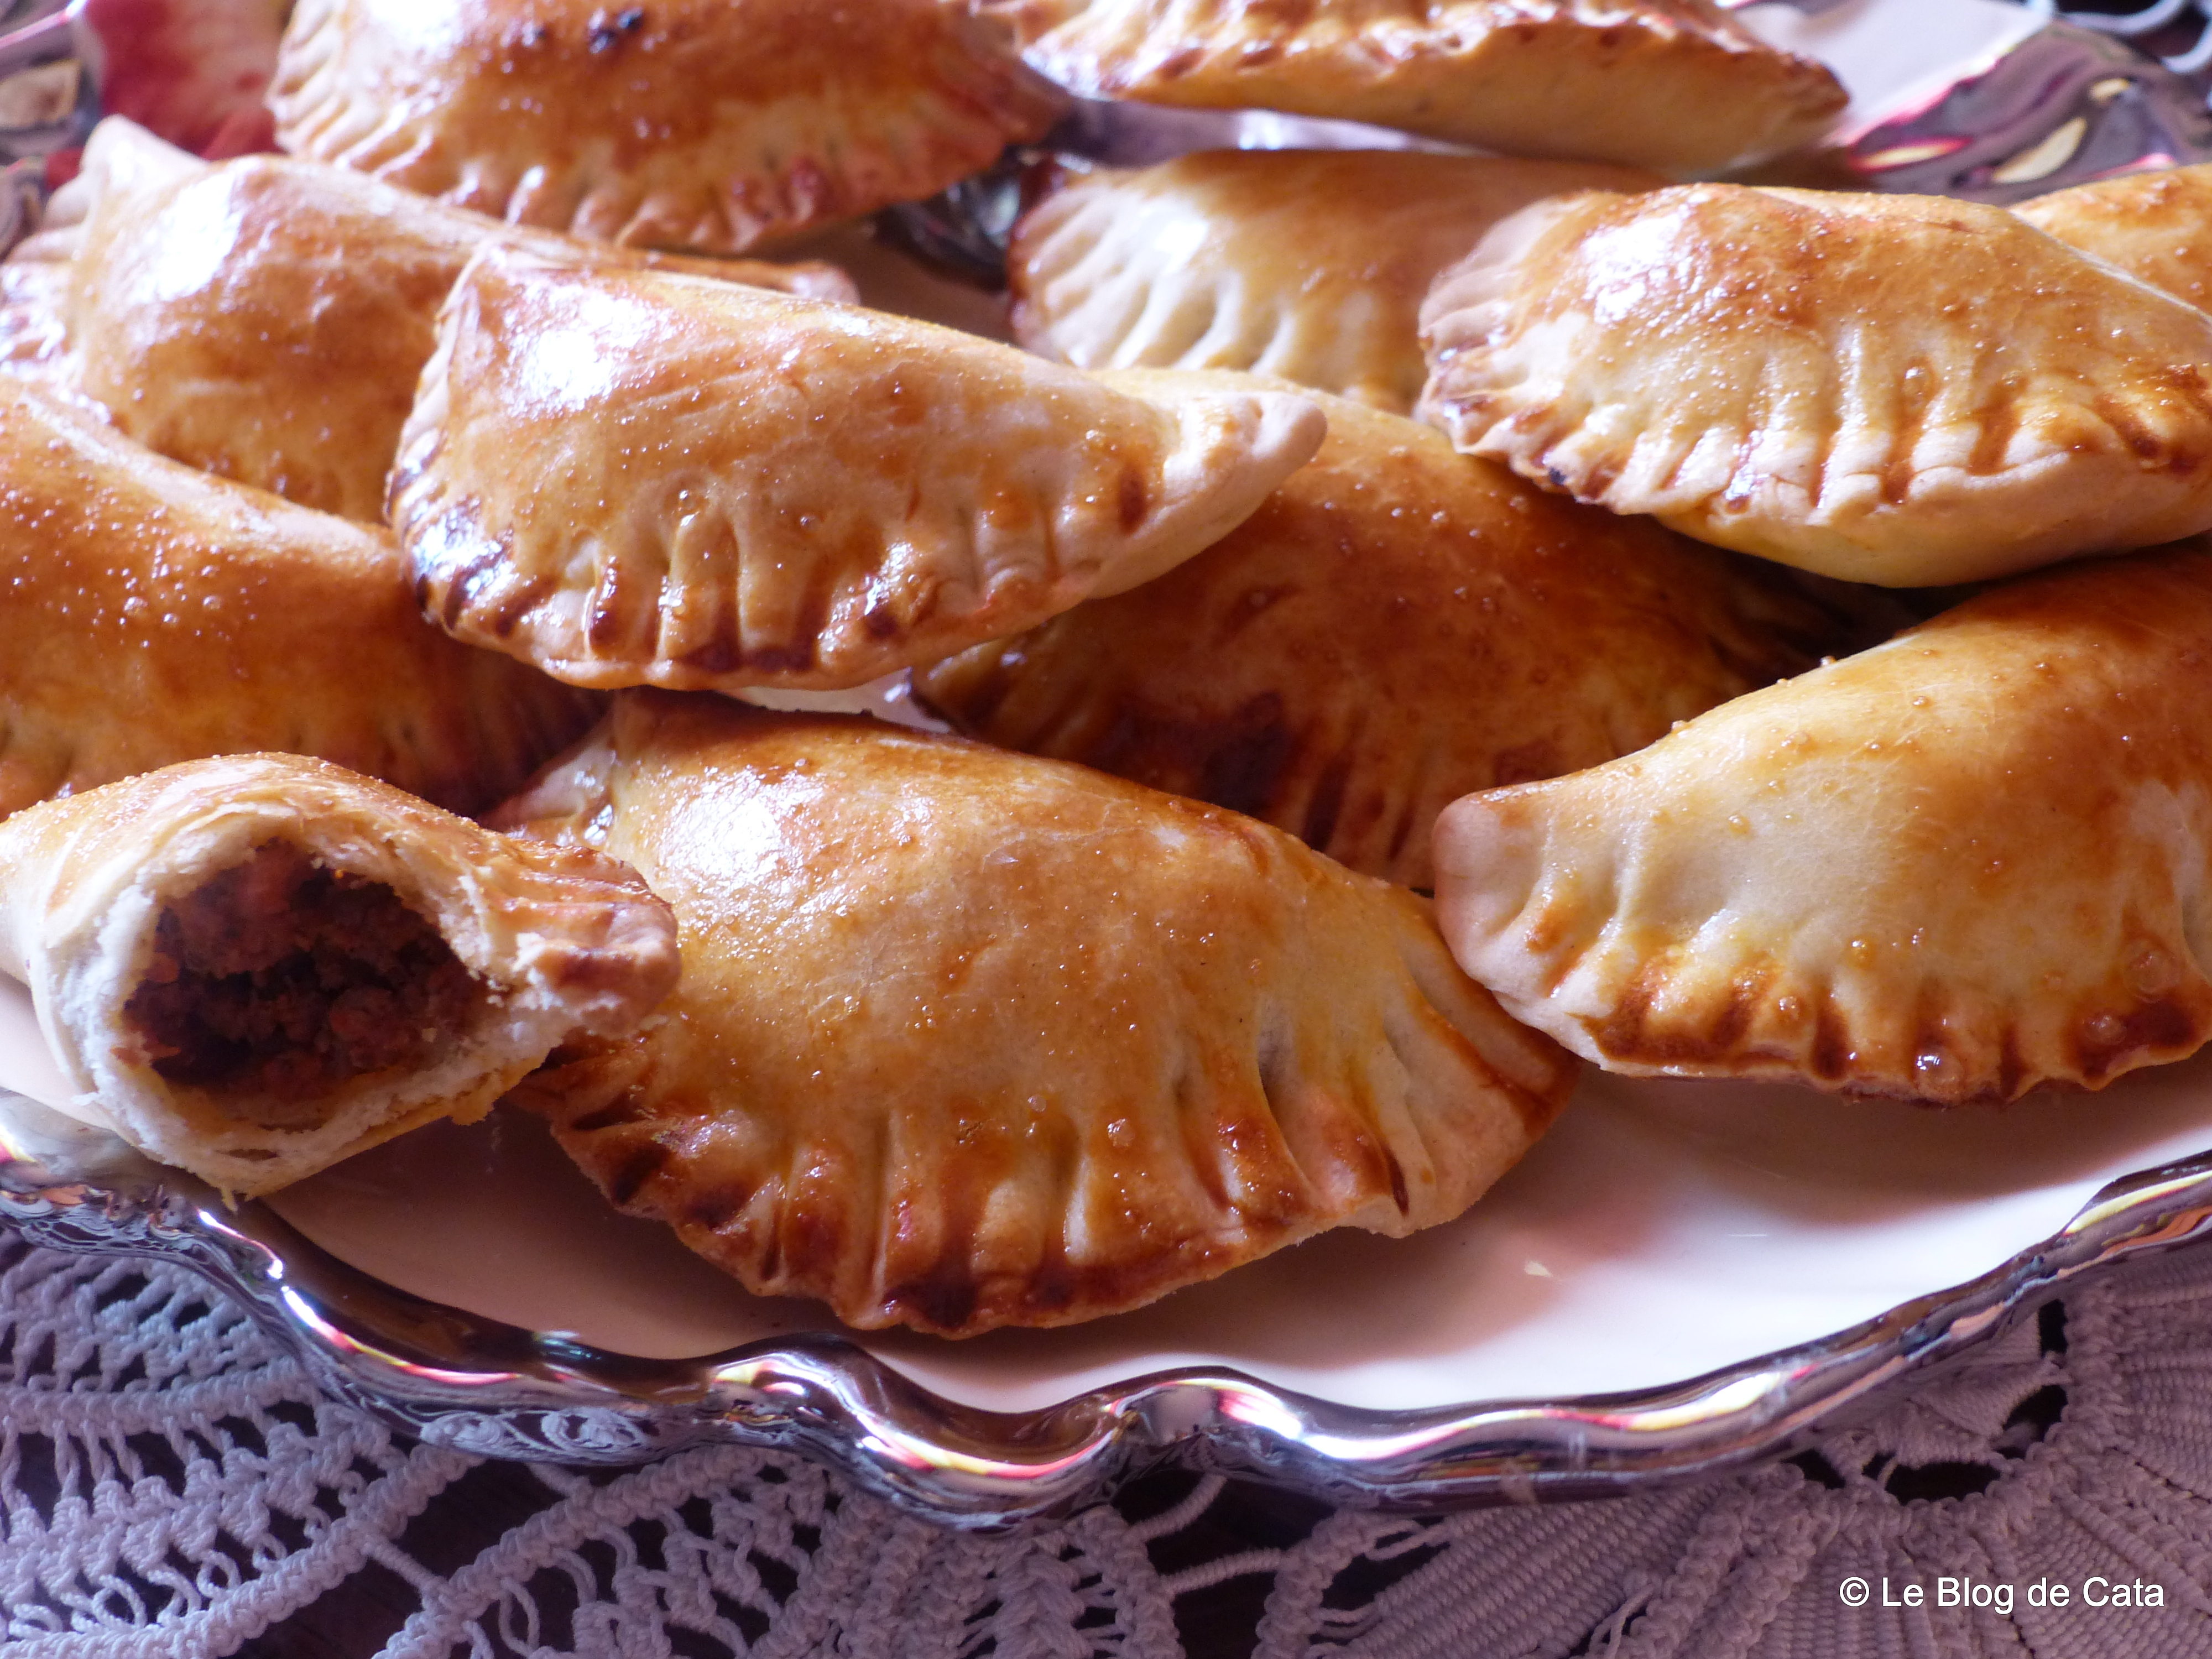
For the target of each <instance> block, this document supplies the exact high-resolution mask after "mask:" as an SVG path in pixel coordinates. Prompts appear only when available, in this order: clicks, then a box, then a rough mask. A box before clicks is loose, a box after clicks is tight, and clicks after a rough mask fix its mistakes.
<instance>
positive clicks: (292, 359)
mask: <svg viewBox="0 0 2212 1659" xmlns="http://www.w3.org/2000/svg"><path fill="white" fill-rule="evenodd" d="M156 145H158V141H157V140H155V139H154V138H152V137H150V136H149V135H147V134H145V133H143V132H141V131H137V129H135V128H131V127H130V126H129V124H128V123H123V122H115V121H110V122H106V123H104V124H102V125H101V127H100V130H99V131H97V132H95V133H94V136H93V142H92V143H91V145H90V146H89V147H88V151H87V156H86V170H85V172H84V173H82V174H81V175H80V176H79V178H78V179H77V180H76V183H75V184H73V185H71V186H70V188H71V189H72V190H74V191H82V192H83V194H84V195H85V197H86V198H87V199H86V200H85V201H84V202H82V204H64V213H65V214H67V215H68V217H67V218H66V219H65V222H64V225H63V226H62V227H60V228H56V229H53V230H50V231H48V232H47V233H46V234H44V235H42V236H40V237H38V238H34V239H33V240H32V241H31V242H30V243H28V244H27V245H25V246H23V247H21V248H19V249H18V250H17V251H16V252H15V253H13V254H11V255H10V256H9V260H8V262H7V264H5V265H4V266H0V282H8V281H9V279H11V278H15V273H16V272H17V271H18V270H24V271H25V272H26V273H27V275H26V276H24V277H23V278H19V279H16V280H15V281H14V282H13V283H12V285H11V287H10V288H9V290H8V297H9V301H11V302H12V303H11V304H10V305H9V307H8V313H9V314H8V315H7V316H6V317H5V318H4V319H0V331H4V332H5V333H6V335H7V336H8V337H9V338H10V340H11V342H13V349H12V355H13V356H15V357H17V358H18V359H21V357H22V356H25V355H27V353H28V352H29V351H30V350H31V349H32V342H33V340H34V339H39V338H45V339H46V340H48V341H50V344H49V345H48V348H47V349H50V350H54V351H65V352H67V353H69V355H70V362H69V363H68V364H67V365H65V366H64V367H63V368H61V369H60V370H59V371H58V372H59V373H60V375H61V377H62V378H63V379H64V380H66V381H67V382H68V383H69V384H70V386H72V387H73V388H74V389H76V390H77V391H80V392H82V393H84V394H85V395H87V396H88V397H90V398H94V399H95V400H96V401H98V402H99V403H100V404H102V405H104V406H105V407H106V409H107V410H108V411H109V413H110V416H112V419H113V420H114V422H115V423H116V424H117V425H118V427H120V428H122V429H123V430H124V431H125V432H127V433H129V434H130V435H131V436H132V437H134V438H136V439H137V440H138V441H139V442H141V443H143V444H145V445H146V446H147V447H149V448H151V449H154V450H156V451H158V452H159V453H161V454H164V455H167V456H169V457H170V458H171V459H175V460H179V461H183V462H185V464H186V465H191V466H197V467H200V468H202V469H204V471H210V472H214V473H216V474H219V475H220V476H222V477H228V478H235V479H237V480H239V481H240V483H250V484H253V485H256V486H258V488H261V489H268V490H273V491H274V492H275V493H276V494H277V495H283V496H284V497H286V498H287V499H288V500H290V501H298V502H299V503H300V504H301V505H302V506H304V507H319V508H320V509H322V510H323V511H325V512H329V513H340V514H342V515H343V516H344V517H347V518H350V519H358V520H362V521H363V522H366V523H371V524H374V523H380V522H382V520H383V518H384V485H385V477H386V474H387V473H388V472H389V471H391V468H392V455H393V453H395V452H396V451H397V450H398V446H399V431H400V428H401V426H402V424H403V423H404V422H405V420H406V418H407V411H408V410H409V409H410V407H411V406H412V404H413V403H414V398H415V383H416V380H417V379H418V378H419V376H420V375H421V374H422V365H423V364H424V363H425V362H428V360H429V356H430V352H431V349H432V347H433V346H434V345H435V343H436V320H437V313H438V307H439V306H440V304H441V303H442V302H443V301H444V299H445V297H446V295H447V292H448V290H450V289H452V287H453V279H454V278H455V277H457V276H459V274H460V270H461V267H462V265H463V264H465V263H466V262H467V260H468V257H469V255H470V253H471V252H473V251H474V250H475V249H476V247H477V246H478V245H479V244H481V243H483V242H486V241H496V242H500V243H502V244H505V245H507V246H526V247H529V248H530V249H532V252H535V253H537V254H538V255H539V256H540V257H544V258H578V259H611V260H618V261H622V262H624V263H629V264H635V263H637V262H641V261H643V262H649V263H651V264H655V265H658V266H662V267H665V268H671V269H680V270H686V271H689V272H690V273H692V274H694V275H711V276H720V277H725V278H726V279H728V280H731V281H734V282H742V283H748V284H750V285H752V286H756V287H763V288H773V289H782V290H785V291H788V292H795V293H804V294H811V295H815V296H816V297H818V298H823V299H846V300H849V299H852V298H854V292H853V289H852V286H851V284H850V283H848V282H847V281H846V280H845V279H844V277H843V276H842V273H840V272H838V271H837V270H835V269H834V268H833V267H830V266H827V265H821V264H808V265H791V266H785V265H775V264H767V263H765V262H763V261H760V260H752V259H744V260H736V259H732V260H714V261H708V260H703V259H679V258H675V257H673V256H670V255H663V254H650V253H642V252H626V251H623V250H617V249H611V248H602V247H596V246H592V245H590V244H586V243H580V242H576V241H574V240H571V239H568V238H566V237H560V236H556V235H554V234H551V233H550V232H544V231H524V230H518V229H515V228H513V227H510V226H507V225H503V224H501V223H500V222H498V221H496V220H493V219H487V218H485V217H484V216H483V215H481V214H476V213H471V212H468V211H466V210H463V209H460V208H453V207H447V206H446V205H444V204H441V203H437V202H433V201H430V200H428V199H427V198H425V197H421V196H417V195H415V194H413V193H412V192H410V191H404V190H399V189H396V188H394V187H392V186H391V185H383V184H380V183H378V182H376V181H375V180H374V179H367V178H364V177H362V175H361V174H359V173H349V172H347V171H345V170H343V169H342V168H337V167H319V166H317V165H315V164H313V163H312V162H305V161H289V160H286V159H283V158H280V157H275V156H265V155H256V156H250V157H246V158H244V159H242V160H239V161H230V162H226V163H223V164H222V165H219V166H213V167H206V166H201V165H198V164H197V163H192V164H189V165H186V166H185V167H181V168H177V167H149V165H147V162H146V159H145V157H144V156H143V155H142V154H140V152H143V150H144V149H146V148H147V147H149V146H156ZM126 152H128V153H126ZM71 210H74V211H71ZM57 264H58V265H59V266H60V267H61V270H60V272H59V274H58V283H57V282H56V281H55V279H54V278H52V277H46V276H45V273H46V272H48V271H49V270H52V267H54V266H56V265H57ZM32 273H35V274H32ZM42 277H43V278H44V280H46V281H47V282H48V283H53V284H54V285H55V286H57V287H58V292H57V293H55V294H53V295H52V297H51V298H44V297H42V296H41V295H40V294H39V293H37V292H36V291H35V285H36V284H37V283H39V282H40V280H41V279H42ZM42 311H43V312H45V313H48V316H49V317H50V318H51V325H50V326H46V327H45V328H43V329H42V328H41V327H40V322H41V319H40V313H41V312H42Z"/></svg>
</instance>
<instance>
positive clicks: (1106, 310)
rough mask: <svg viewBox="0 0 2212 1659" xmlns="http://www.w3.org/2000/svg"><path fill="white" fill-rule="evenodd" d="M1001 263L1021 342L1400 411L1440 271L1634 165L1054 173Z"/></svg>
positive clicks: (1648, 183)
mask: <svg viewBox="0 0 2212 1659" xmlns="http://www.w3.org/2000/svg"><path fill="white" fill-rule="evenodd" d="M1050 177H1051V182H1050V187H1049V190H1048V193H1046V194H1045V195H1043V196H1042V198H1041V199H1040V200H1038V201H1037V202H1036V204H1035V205H1034V206H1032V207H1031V208H1030V210H1029V211H1028V212H1027V213H1026V214H1024V216H1023V217H1022V219H1021V220H1020V222H1018V223H1017V224H1016V225H1015V227H1014V234H1013V240H1012V246H1011V248H1010V249H1009V250H1008V252H1007V257H1006V274H1007V280H1008V283H1009V285H1010V287H1011V289H1012V298H1013V325H1014V332H1015V335H1016V337H1018V339H1019V340H1020V341H1021V343H1023V344H1024V345H1025V346H1027V347H1028V348H1029V349H1030V350H1031V351H1036V352H1041V353H1042V354H1043V355H1044V356H1048V357H1056V358H1058V359H1059V360H1060V362H1069V363H1074V364H1076V365H1078V366H1079V367H1080V368H1240V369H1250V370H1252V371H1254V372H1255V373H1257V374H1275V375H1279V376H1281V377H1282V378H1283V379H1285V380H1296V381H1297V382H1298V383H1299V384H1300V385H1301V386H1317V387H1319V388H1320V389H1321V390H1322V391H1323V392H1336V393H1337V394H1339V395H1340V396H1341V397H1346V398H1354V399H1356V400H1357V401H1358V402H1360V403H1364V404H1373V405H1374V406H1375V407H1376V408H1377V409H1387V410H1391V411H1392V412H1394V413H1395V414H1400V415H1403V414H1407V413H1408V412H1409V411H1410V410H1412V409H1413V400H1414V399H1415V398H1418V397H1419V395H1420V391H1421V382H1422V380H1423V379H1424V378H1425V376H1426V375H1427V374H1428V365H1427V362H1425V360H1424V359H1423V357H1422V356H1421V343H1420V337H1419V334H1420V306H1421V300H1422V297H1423V296H1424V295H1426V294H1427V293H1428V291H1429V285H1430V284H1431V283H1432V282H1434V281H1435V280H1436V276H1437V272H1439V271H1441V270H1443V269H1444V268H1445V267H1446V266H1447V265H1449V264H1453V263H1455V261H1457V260H1458V259H1460V258H1463V257H1465V255H1466V253H1467V251H1468V249H1469V248H1470V247H1472V246H1474V244H1475V243H1476V242H1477V241H1478V240H1480V239H1481V236H1482V234H1483V233H1484V232H1485V231H1486V230H1488V229H1489V228H1490V227H1491V226H1492V225H1493V224H1495V223H1496V222H1498V220H1499V219H1502V218H1504V216H1506V215H1507V214H1509V213H1511V212H1513V211H1514V210H1516V209H1518V208H1522V207H1526V206H1527V205H1528V204H1529V203H1531V202H1534V201H1538V200H1540V199H1541V198H1542V197H1547V196H1558V195H1562V194H1566V193H1570V192H1572V191H1582V190H1615V191H1638V190H1646V189H1651V188H1656V186H1657V185H1660V184H1661V183H1662V182H1663V181H1662V179H1659V178H1657V177H1656V176H1655V175H1653V174H1650V173H1638V172H1635V171H1634V170H1632V169H1631V168H1627V167H1589V166H1584V165H1581V164H1578V163H1575V162H1570V161H1500V160H1491V159H1487V158H1484V157H1478V156H1472V155H1431V154H1426V153H1424V152H1420V151H1415V150H1394V149H1345V150H1283V149H1276V150H1234V149H1231V150H1200V151H1198V152H1196V153H1194V154H1193V155H1184V156H1179V157H1178V158H1176V160H1174V161H1164V162H1162V163H1161V164H1160V165H1158V167H1138V168H1131V169H1121V168H1109V167H1100V168H1097V169H1094V170H1092V171H1089V172H1081V173H1077V172H1069V171H1066V170H1065V169H1055V170H1054V173H1053V174H1052V175H1051V176H1050Z"/></svg>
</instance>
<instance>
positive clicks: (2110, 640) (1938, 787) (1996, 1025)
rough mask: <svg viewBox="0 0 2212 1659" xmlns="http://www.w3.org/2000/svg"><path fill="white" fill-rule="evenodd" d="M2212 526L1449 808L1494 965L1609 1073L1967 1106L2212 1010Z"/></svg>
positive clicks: (2171, 1034)
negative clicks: (1743, 1080)
mask: <svg viewBox="0 0 2212 1659" xmlns="http://www.w3.org/2000/svg"><path fill="white" fill-rule="evenodd" d="M2208 667H2212V552H2208V551H2207V550H2205V549H2204V548H2203V547H2202V546H2201V545H2197V544H2190V545H2187V546H2185V547H2183V548H2179V549H2176V550H2160V551H2159V552H2155V553H2146V554H2140V555H2136V556H2130V557H2127V558H2124V559H2116V560H2112V561H2110V562H2100V563H2097V564H2093V565H2082V566H2075V567H2074V568H2069V569H2067V570H2064V571H2058V572H2051V573H2047V574H2043V575H2039V576H2036V577H2033V578H2030V579H2027V580H2022V581H2019V582H2015V583H2011V584H2008V585H2007V586H2002V587H1997V588H1993V589H1991V590H1990V591H1989V592H1984V593H1983V594H1981V595H1979V596H1978V597H1976V598H1975V599H1971V600H1969V601H1968V602H1966V604H1964V605H1960V606H1958V607H1957V608H1956V609H1954V610H1952V611H1947V612H1945V613H1944V614H1943V615H1942V616H1940V617H1936V618H1935V619H1934V620H1933V621H1931V622H1929V623H1925V624H1923V625H1922V626H1921V627H1919V628H1917V629H1912V630H1911V631H1910V632H1907V633H1905V634H1903V635H1899V637H1898V638H1896V639H1895V640H1893V641H1890V642H1889V643H1888V644H1887V645H1883V646H1879V647H1875V649H1873V650H1871V651H1868V652H1865V653H1863V654H1861V655H1859V656H1856V657H1851V658H1848V659H1845V660H1844V661H1841V662H1838V663H1837V664H1835V665H1833V666H1831V667H1826V668H1821V669H1818V670H1815V671H1813V672H1812V673H1808V674H1804V675H1801V676H1800V677H1798V678H1796V679H1794V680H1790V681H1786V682H1784V684H1780V685H1778V686H1774V687H1771V688H1770V689H1769V690H1764V691H1758V692H1753V694H1752V695H1751V696H1747V697H1741V698H1739V699H1737V700H1736V701H1735V702H1732V703H1729V704H1727V705H1725V706H1723V708H1717V709H1716V710H1714V711H1713V712H1712V713H1711V714H1705V715H1702V716H1700V717H1699V719H1697V720H1692V721H1691V722H1690V723H1689V724H1688V725H1687V726H1684V727H1683V728H1682V729H1681V730H1680V731H1679V732H1675V733H1674V735H1673V736H1671V737H1668V738H1662V739H1661V740H1660V741H1659V742H1658V743H1656V744H1654V745H1652V747H1650V749H1647V750H1644V751H1643V752H1641V753H1640V754H1636V755H1632V756H1630V757H1627V758H1626V759H1625V760H1619V761H1615V762H1613V763H1612V764H1610V765H1608V766H1601V767H1598V768H1596V769H1593V770H1591V771H1588V772H1581V773H1577V774H1576V775H1574V776H1572V777H1566V778H1560V779H1557V780H1555V781H1552V782H1548V783H1537V784H1529V785H1527V786H1524V787H1520V788H1516V789H1501V790H1496V791H1492V793H1487V794H1480V795H1473V796H1470V797H1468V799H1465V800H1462V801H1460V802H1458V803H1457V804H1455V805H1453V806H1452V807H1451V808H1450V809H1449V810H1448V811H1446V812H1445V813H1444V815H1443V819H1442V820H1441V821H1440V822H1439V823H1438V824H1437V910H1438V914H1439V915H1440V917H1441V919H1442V921H1443V929H1444V933H1445V936H1446V937H1447V938H1448V939H1450V941H1451V943H1452V948H1453V950H1454V951H1455V953H1456V954H1457V955H1458V957H1459V960H1460V962H1461V963H1462V966H1464V967H1465V968H1466V969H1468V972H1470V973H1472V974H1473V975H1474V976H1475V977H1476V978H1477V979H1479V980H1480V981H1482V982H1483V983H1484V984H1486V985H1487V986H1489V987H1491V988H1492V990H1493V991H1495V992H1496V993H1497V994H1498V998H1499V1000H1501V1001H1502V1002H1504V1005H1505V1006H1506V1007H1507V1008H1509V1009H1510V1010H1511V1011H1512V1012H1514V1013H1516V1014H1517V1015H1518V1016H1519V1017H1520V1018H1522V1019H1525V1020H1527V1021H1528V1022H1529V1023H1530V1024H1533V1025H1534V1026H1536V1027H1537V1028H1538V1029H1539V1030H1544V1031H1547V1032H1549V1033H1550V1034H1551V1035H1552V1036H1556V1037H1558V1038H1559V1040H1560V1041H1561V1042H1565V1043H1566V1044H1567V1045H1568V1046H1569V1047H1570V1048H1574V1049H1575V1050H1577V1052H1578V1053H1580V1054H1585V1055H1588V1056H1589V1057H1590V1058H1592V1059H1594V1060H1597V1061H1598V1062H1599V1063H1601V1065H1603V1066H1605V1067H1606V1068H1607V1070H1610V1071H1618V1072H1626V1073H1636V1074H1644V1075H1650V1074H1664V1075H1668V1076H1697V1077H1762V1078H1783V1079H1802V1080H1804V1081H1806V1082H1808V1083H1813V1084H1817V1085H1820V1086H1821V1087H1823V1088H1827V1089H1838V1090H1847V1091H1854V1092H1861V1093H1868V1094H1879V1095H1893V1096H1899V1097H1905V1098H1909V1099H1917V1100H1927V1101H1937V1102H1959V1101H1977V1100H1999V1101H2002V1100H2011V1099H2013V1098H2015V1097H2018V1096H2019V1095H2021V1094H2022V1093H2023V1092H2025V1091H2027V1090H2029V1089H2032V1088H2033V1087H2035V1086H2036V1085H2039V1084H2043V1083H2063V1084H2069V1085H2079V1086H2081V1087H2084V1088H2092V1089H2093V1088H2099V1087H2101V1086H2102V1085H2105V1084H2106V1083H2109V1082H2111V1081H2112V1079H2114V1078H2116V1077H2118V1076H2119V1075H2120V1074H2121V1073H2124V1072H2128V1071H2131V1070H2133V1069H2135V1068H2136V1067H2137V1066H2148V1065H2154V1064H2157V1063H2159V1062H2161V1061H2165V1060H2179V1059H2180V1058H2182V1057H2183V1056H2184V1055H2186V1054H2190V1053H2191V1052H2193V1051H2194V1050H2195V1049H2197V1048H2198V1047H2199V1046H2200V1045H2202V1044H2203V1042H2204V1041H2205V1038H2206V1036H2208V1035H2212V979H2208V977H2207V975H2208V970H2212V683H2209V682H2208V679H2207V671H2208Z"/></svg>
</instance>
